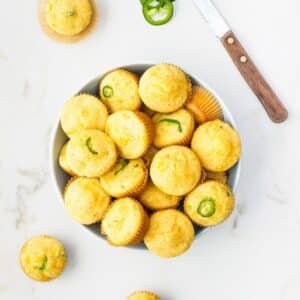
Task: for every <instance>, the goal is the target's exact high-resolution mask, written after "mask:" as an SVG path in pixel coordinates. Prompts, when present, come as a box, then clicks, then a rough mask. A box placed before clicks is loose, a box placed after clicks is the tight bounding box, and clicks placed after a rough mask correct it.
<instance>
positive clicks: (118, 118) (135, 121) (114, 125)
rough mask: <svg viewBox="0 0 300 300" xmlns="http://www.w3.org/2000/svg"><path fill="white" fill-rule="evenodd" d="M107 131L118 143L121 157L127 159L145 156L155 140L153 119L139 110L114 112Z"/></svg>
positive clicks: (106, 127)
mask: <svg viewBox="0 0 300 300" xmlns="http://www.w3.org/2000/svg"><path fill="white" fill-rule="evenodd" d="M105 131H106V133H107V134H108V135H109V136H110V137H111V138H112V139H113V141H114V142H115V143H116V145H117V147H118V150H119V152H120V155H121V157H123V158H127V159H135V158H139V157H141V156H143V155H144V154H145V152H146V151H147V149H148V147H149V146H150V144H151V142H152V140H153V124H152V121H151V119H150V118H149V117H148V116H147V115H146V114H144V113H142V112H138V111H130V110H122V111H118V112H115V113H113V114H112V115H110V116H109V117H108V119H107V122H106V126H105Z"/></svg>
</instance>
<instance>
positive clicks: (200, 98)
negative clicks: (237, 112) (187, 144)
mask: <svg viewBox="0 0 300 300" xmlns="http://www.w3.org/2000/svg"><path fill="white" fill-rule="evenodd" d="M185 106H186V108H187V109H188V110H190V111H191V112H192V113H193V115H194V117H195V120H196V121H197V122H198V123H200V124H202V123H205V122H207V121H212V120H216V119H223V111H222V108H221V106H220V104H219V102H218V100H217V99H216V97H215V96H214V95H212V94H211V93H210V92H209V91H208V90H206V89H204V88H202V87H199V86H194V87H193V92H192V96H191V97H190V98H189V100H188V101H187V102H186V104H185Z"/></svg>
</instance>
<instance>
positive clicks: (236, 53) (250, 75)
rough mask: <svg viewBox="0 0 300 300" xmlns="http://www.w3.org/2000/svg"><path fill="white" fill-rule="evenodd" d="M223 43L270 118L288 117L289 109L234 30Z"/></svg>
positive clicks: (281, 118) (275, 119)
mask: <svg viewBox="0 0 300 300" xmlns="http://www.w3.org/2000/svg"><path fill="white" fill-rule="evenodd" d="M221 40H222V43H223V46H224V47H225V49H226V50H227V52H228V53H229V55H230V56H231V58H232V60H233V62H234V63H235V65H236V66H237V68H238V70H239V71H240V73H241V74H242V75H243V77H244V78H245V80H246V82H247V83H248V85H249V86H250V88H251V89H252V90H253V92H254V93H255V95H256V96H257V98H258V99H259V101H260V102H261V104H262V105H263V107H264V108H265V110H266V112H267V114H268V115H269V117H270V119H271V120H272V121H273V122H275V123H281V122H283V121H285V120H286V119H287V117H288V111H287V109H286V108H285V107H284V105H283V104H282V102H281V101H280V100H279V98H278V96H277V95H276V94H275V92H274V91H273V90H272V88H271V87H270V86H269V84H268V83H267V82H266V80H265V79H264V77H263V76H262V74H261V73H260V72H259V70H258V69H257V67H256V66H255V64H254V63H253V61H252V60H251V58H250V57H249V55H248V54H247V52H246V51H245V49H244V48H243V46H242V45H241V43H240V42H239V41H238V39H237V38H236V36H235V35H234V33H233V32H232V31H230V32H228V33H227V34H226V35H225V36H223V37H222V39H221Z"/></svg>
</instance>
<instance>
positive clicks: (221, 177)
mask: <svg viewBox="0 0 300 300" xmlns="http://www.w3.org/2000/svg"><path fill="white" fill-rule="evenodd" d="M205 179H206V180H216V181H221V182H222V183H227V181H228V174H227V173H226V172H211V171H207V170H206V171H205Z"/></svg>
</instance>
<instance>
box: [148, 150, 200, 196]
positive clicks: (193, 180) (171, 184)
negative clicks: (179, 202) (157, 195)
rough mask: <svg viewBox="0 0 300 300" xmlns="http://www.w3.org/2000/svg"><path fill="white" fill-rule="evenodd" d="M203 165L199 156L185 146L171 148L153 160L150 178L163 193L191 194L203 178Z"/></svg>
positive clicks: (161, 152) (158, 153) (158, 154)
mask: <svg viewBox="0 0 300 300" xmlns="http://www.w3.org/2000/svg"><path fill="white" fill-rule="evenodd" d="M201 170H202V168H201V164H200V161H199V159H198V157H197V155H196V154H195V153H194V152H193V151H192V150H191V149H189V148H187V147H184V146H169V147H166V148H164V149H162V150H160V151H159V152H157V153H156V155H155V156H154V158H153V161H152V164H151V166H150V176H151V179H152V181H153V183H154V184H155V185H156V186H157V187H158V188H159V189H160V190H162V191H163V192H165V193H166V194H169V195H174V196H183V195H185V194H187V193H189V192H190V191H191V190H192V189H193V188H194V187H195V186H196V185H197V183H198V181H199V180H200V177H201V172H202V171H201Z"/></svg>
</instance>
